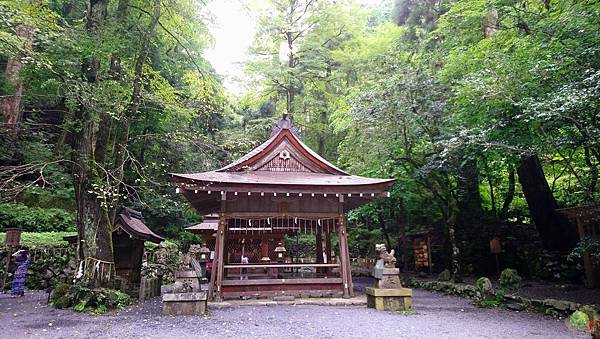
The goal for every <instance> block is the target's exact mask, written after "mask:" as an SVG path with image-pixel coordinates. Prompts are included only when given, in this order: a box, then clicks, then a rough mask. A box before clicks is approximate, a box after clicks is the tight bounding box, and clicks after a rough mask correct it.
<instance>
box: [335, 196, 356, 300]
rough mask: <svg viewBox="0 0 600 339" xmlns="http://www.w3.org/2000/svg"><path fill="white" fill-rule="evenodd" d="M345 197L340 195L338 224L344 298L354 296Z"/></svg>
mask: <svg viewBox="0 0 600 339" xmlns="http://www.w3.org/2000/svg"><path fill="white" fill-rule="evenodd" d="M343 203H344V196H343V195H341V194H340V202H339V208H338V209H339V223H338V239H339V240H338V242H339V246H340V262H339V263H340V276H341V278H342V284H343V285H344V286H343V288H344V298H349V297H350V296H351V295H353V292H352V275H351V274H350V272H349V271H350V254H349V252H348V242H347V238H346V237H347V234H346V218H345V216H344V207H343Z"/></svg>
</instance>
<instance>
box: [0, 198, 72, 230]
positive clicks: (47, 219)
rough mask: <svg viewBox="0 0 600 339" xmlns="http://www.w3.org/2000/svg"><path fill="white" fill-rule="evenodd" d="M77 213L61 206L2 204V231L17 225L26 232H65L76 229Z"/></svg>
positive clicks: (0, 222) (0, 218) (0, 205)
mask: <svg viewBox="0 0 600 339" xmlns="http://www.w3.org/2000/svg"><path fill="white" fill-rule="evenodd" d="M75 220H76V219H75V213H72V212H68V211H66V210H63V209H60V208H39V207H28V206H25V205H23V204H14V203H3V204H0V231H4V229H5V228H11V227H16V228H20V229H22V230H23V231H26V232H64V231H74V230H75Z"/></svg>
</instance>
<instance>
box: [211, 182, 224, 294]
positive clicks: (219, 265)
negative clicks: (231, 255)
mask: <svg viewBox="0 0 600 339" xmlns="http://www.w3.org/2000/svg"><path fill="white" fill-rule="evenodd" d="M226 199H227V194H226V192H221V214H220V216H219V225H218V227H217V238H216V244H215V260H214V261H213V274H215V273H216V280H215V291H214V300H215V301H222V300H223V291H222V288H223V275H224V273H225V272H224V267H223V266H224V265H225V225H226V223H227V216H226V214H225V210H226ZM215 265H216V266H215ZM215 268H216V270H215Z"/></svg>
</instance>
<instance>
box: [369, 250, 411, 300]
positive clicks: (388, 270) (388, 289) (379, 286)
mask: <svg viewBox="0 0 600 339" xmlns="http://www.w3.org/2000/svg"><path fill="white" fill-rule="evenodd" d="M375 252H376V253H377V262H376V263H375V267H373V277H375V279H377V280H376V281H375V285H374V286H373V287H367V306H368V307H371V308H375V309H377V310H385V311H405V310H409V309H411V308H412V290H410V289H408V288H403V287H402V284H401V283H400V270H399V269H398V268H396V257H394V250H392V251H391V252H388V251H387V248H386V247H385V244H375Z"/></svg>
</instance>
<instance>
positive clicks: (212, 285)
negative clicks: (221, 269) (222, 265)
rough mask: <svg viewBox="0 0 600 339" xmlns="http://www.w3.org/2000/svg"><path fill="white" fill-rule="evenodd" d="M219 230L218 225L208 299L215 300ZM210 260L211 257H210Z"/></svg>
mask: <svg viewBox="0 0 600 339" xmlns="http://www.w3.org/2000/svg"><path fill="white" fill-rule="evenodd" d="M218 233H219V230H218V227H217V232H216V233H215V255H214V257H213V260H212V271H211V272H210V283H209V284H208V300H213V297H214V295H215V286H216V283H217V270H216V269H217V266H216V263H217V253H219V240H218V239H219V237H218V235H217V234H218ZM209 260H210V258H209Z"/></svg>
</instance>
